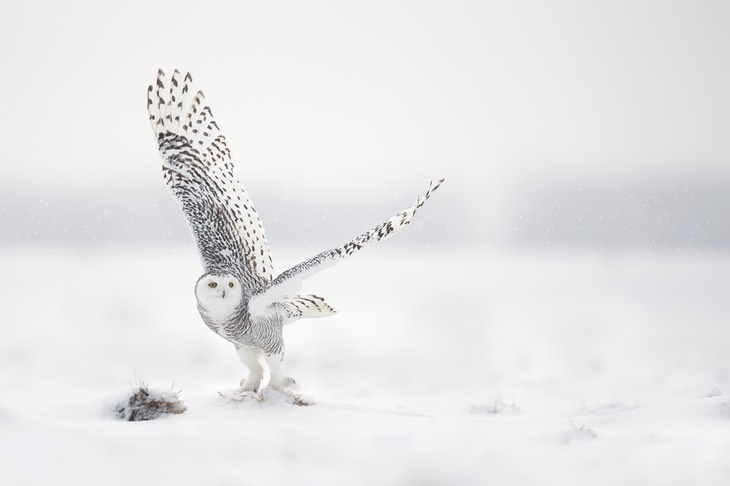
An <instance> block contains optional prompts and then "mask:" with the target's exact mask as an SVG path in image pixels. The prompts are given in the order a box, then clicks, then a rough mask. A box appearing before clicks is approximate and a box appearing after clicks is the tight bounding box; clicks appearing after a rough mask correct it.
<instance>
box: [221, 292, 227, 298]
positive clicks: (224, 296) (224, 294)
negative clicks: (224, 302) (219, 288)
mask: <svg viewBox="0 0 730 486" xmlns="http://www.w3.org/2000/svg"><path fill="white" fill-rule="evenodd" d="M222 297H223V298H224V299H225V298H226V291H225V290H224V291H223V296H222Z"/></svg>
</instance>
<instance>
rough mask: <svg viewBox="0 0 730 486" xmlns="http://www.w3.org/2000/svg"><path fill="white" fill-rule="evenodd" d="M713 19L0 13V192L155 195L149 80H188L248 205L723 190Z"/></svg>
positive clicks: (291, 10)
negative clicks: (427, 193) (545, 184)
mask: <svg viewBox="0 0 730 486" xmlns="http://www.w3.org/2000/svg"><path fill="white" fill-rule="evenodd" d="M728 26H730V2H727V1H723V0H719V1H697V0H693V1H680V2H677V1H672V2H670V1H655V2H650V1H635V0H632V1H598V2H587V1H562V0H561V1H538V0H536V1H525V2H514V1H482V2H478V1H474V2H466V1H443V2H434V1H412V2H405V1H367V2H341V1H333V2H300V1H286V2H249V1H244V2H238V1H237V2H205V3H203V2H193V1H187V0H182V1H180V0H178V1H165V2H147V1H145V2H129V1H127V2H114V3H112V2H97V1H88V2H82V1H70V2H52V1H47V2H6V5H5V6H4V8H3V15H2V17H1V18H0V46H2V47H0V49H2V56H0V73H2V75H1V76H0V87H1V88H2V92H3V93H4V95H5V100H4V106H3V110H2V112H3V116H2V117H1V118H0V141H1V142H2V143H3V146H4V149H5V150H4V151H3V156H2V160H1V163H2V171H3V172H2V178H1V179H0V180H1V182H0V186H4V187H12V188H14V189H15V190H17V189H18V188H27V189H28V191H34V190H46V189H48V188H51V189H53V190H54V191H56V192H59V191H84V190H86V189H88V188H90V187H99V186H110V185H115V186H120V185H125V186H126V187H135V186H145V187H149V186H155V185H157V184H160V173H159V160H158V156H157V153H156V149H155V145H154V142H153V138H152V134H151V130H150V128H149V126H148V122H147V114H146V111H145V94H146V93H145V91H146V87H147V85H148V84H150V83H152V82H153V81H154V79H155V73H156V70H157V68H158V67H162V68H165V69H170V70H171V69H173V68H175V67H177V68H179V69H181V70H189V71H191V72H192V74H193V77H194V79H195V81H196V84H197V86H198V87H199V88H201V89H203V91H205V93H206V96H207V98H208V101H209V103H210V105H211V107H212V109H213V112H214V114H215V115H216V117H217V119H218V121H219V125H220V126H221V128H222V130H223V132H224V133H226V135H227V137H228V140H229V144H230V146H231V148H232V150H233V154H234V159H235V160H236V162H237V164H238V171H239V175H240V177H241V179H243V182H244V185H245V186H247V187H248V188H249V190H251V191H252V192H254V193H255V192H256V190H257V188H258V190H259V192H261V191H267V192H271V193H276V194H278V191H279V190H280V188H285V189H286V188H289V189H291V190H292V191H296V190H304V189H306V190H310V191H312V192H314V193H316V194H320V193H322V194H327V193H334V194H336V195H339V196H340V197H342V196H343V194H344V195H347V194H349V193H351V192H353V193H357V194H361V195H364V194H365V190H366V188H367V187H373V188H374V190H376V191H380V192H384V193H386V194H394V193H406V194H412V195H413V196H415V195H416V194H417V193H418V192H422V191H423V190H424V188H425V187H426V185H427V183H428V181H429V180H430V179H432V178H437V177H447V179H448V180H449V184H450V186H444V188H445V189H446V188H447V187H450V189H449V190H450V191H451V192H450V194H451V196H450V197H460V198H462V200H463V201H466V202H470V203H475V204H480V203H483V202H484V201H485V199H484V198H485V196H486V195H488V194H489V195H491V194H496V193H499V192H500V191H507V190H509V189H508V188H510V187H513V183H514V182H515V181H521V180H528V181H529V180H537V181H539V180H540V178H544V179H548V180H562V179H570V178H576V177H578V178H580V177H593V178H604V177H605V178H612V177H625V176H628V177H633V176H640V177H647V176H648V177H652V175H653V174H655V173H656V174H658V175H664V176H666V175H670V176H671V174H673V173H677V174H685V173H703V174H708V176H709V177H711V178H719V179H722V178H730V49H728V46H730V28H728ZM303 188H304V189H303ZM287 190H288V189H287ZM444 192H446V191H444Z"/></svg>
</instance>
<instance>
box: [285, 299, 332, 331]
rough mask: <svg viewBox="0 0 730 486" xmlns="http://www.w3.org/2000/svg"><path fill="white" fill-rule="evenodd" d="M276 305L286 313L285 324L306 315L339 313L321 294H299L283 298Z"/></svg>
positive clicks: (322, 315) (318, 315)
mask: <svg viewBox="0 0 730 486" xmlns="http://www.w3.org/2000/svg"><path fill="white" fill-rule="evenodd" d="M274 307H276V308H277V309H279V310H280V311H282V312H283V313H284V324H288V323H289V322H293V321H296V320H297V319H302V318H304V317H327V316H331V315H334V314H336V313H337V311H336V310H335V309H333V308H332V306H331V305H329V304H328V303H327V302H326V301H325V300H324V297H320V296H319V295H314V294H310V295H297V296H296V297H293V298H290V299H282V300H280V301H278V302H276V303H275V304H274Z"/></svg>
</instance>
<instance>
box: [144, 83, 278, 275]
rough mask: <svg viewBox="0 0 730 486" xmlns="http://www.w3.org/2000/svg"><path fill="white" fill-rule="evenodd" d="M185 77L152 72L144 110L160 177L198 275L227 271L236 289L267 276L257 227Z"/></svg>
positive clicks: (218, 137)
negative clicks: (177, 209) (186, 229)
mask: <svg viewBox="0 0 730 486" xmlns="http://www.w3.org/2000/svg"><path fill="white" fill-rule="evenodd" d="M192 81H193V80H192V76H190V73H187V74H185V75H184V76H183V75H182V74H181V73H180V72H179V71H178V70H175V71H174V72H173V73H172V76H170V77H168V76H166V75H165V73H164V72H163V71H162V70H160V71H158V75H157V81H156V83H155V85H153V86H150V87H149V88H148V90H147V110H148V112H149V118H150V123H151V124H152V129H153V131H154V133H155V136H156V137H157V144H158V148H159V151H160V155H161V156H162V160H163V163H162V172H163V176H164V180H165V183H166V184H167V187H168V189H169V190H170V192H171V193H172V195H173V196H174V197H175V199H177V201H178V203H179V204H180V206H181V207H182V210H183V212H184V213H185V216H186V218H187V220H188V223H189V224H190V228H191V230H192V233H193V236H194V238H195V241H196V243H197V245H198V249H199V251H200V256H201V259H202V262H203V267H204V269H205V272H206V273H231V274H234V275H236V277H237V278H238V279H239V280H240V281H241V282H242V284H243V286H244V287H247V288H259V287H261V286H262V285H266V284H268V283H269V282H270V281H271V279H272V278H273V275H272V269H273V264H272V260H271V254H270V252H269V245H268V243H267V240H266V235H265V233H264V228H263V225H262V224H261V220H260V219H259V216H258V214H257V213H256V210H255V209H254V207H253V204H252V202H251V199H250V198H249V196H248V194H247V193H246V191H244V190H243V189H242V188H241V185H240V184H239V182H238V180H237V178H236V176H235V174H234V165H233V161H232V160H231V153H230V150H229V149H228V145H227V144H226V139H225V137H224V136H223V134H221V132H220V129H219V127H218V124H217V122H216V120H215V118H214V117H213V113H212V111H211V109H210V107H209V106H208V104H207V103H206V100H205V96H204V95H203V92H202V91H197V92H193V91H192V89H191V86H192Z"/></svg>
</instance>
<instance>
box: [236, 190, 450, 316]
mask: <svg viewBox="0 0 730 486" xmlns="http://www.w3.org/2000/svg"><path fill="white" fill-rule="evenodd" d="M443 181H444V179H441V180H439V181H437V182H433V181H432V182H431V185H430V186H429V188H428V191H426V194H425V195H424V196H422V197H419V198H418V200H416V202H415V204H413V205H412V206H409V207H408V208H406V209H404V210H403V211H401V212H399V213H398V214H396V215H395V216H393V217H392V218H390V219H389V220H387V221H385V222H384V223H381V224H379V225H378V226H376V227H374V228H373V229H371V230H370V231H367V232H365V233H363V234H361V235H360V236H358V237H357V238H354V239H353V240H351V241H348V242H347V243H345V244H344V245H342V246H339V247H337V248H334V249H332V250H327V251H323V252H322V253H320V254H319V255H317V256H315V257H313V258H310V259H309V260H306V261H304V262H302V263H300V264H298V265H295V266H294V267H292V268H290V269H289V270H286V271H285V272H283V273H281V274H280V275H279V276H277V277H276V278H275V279H274V280H273V281H272V282H271V284H270V285H269V286H267V287H266V288H264V289H262V290H261V291H259V292H257V293H256V294H255V295H254V296H253V298H252V301H251V304H249V307H250V308H251V309H254V312H261V310H262V309H266V308H267V307H269V306H271V305H275V303H276V302H279V301H281V300H283V299H287V298H288V296H290V295H297V294H298V293H299V291H300V290H301V285H302V281H303V280H304V279H306V278H308V277H311V276H312V275H314V274H315V273H317V272H320V271H322V270H324V269H325V268H327V267H330V266H332V265H334V264H336V263H338V262H339V261H341V260H343V259H345V258H347V257H349V256H351V255H353V254H355V253H357V252H358V251H360V250H362V249H363V248H365V247H366V246H369V245H371V244H373V243H377V242H378V241H381V240H384V239H386V238H388V237H390V236H392V235H393V234H395V233H396V232H398V231H399V230H401V229H402V228H404V227H405V226H406V225H408V224H409V223H410V222H411V219H413V216H415V214H416V212H417V211H418V210H419V209H420V208H421V206H423V204H424V203H425V202H426V201H427V200H428V198H429V197H431V194H433V193H434V191H435V190H436V189H438V188H439V186H440V185H441V183H442V182H443Z"/></svg>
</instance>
